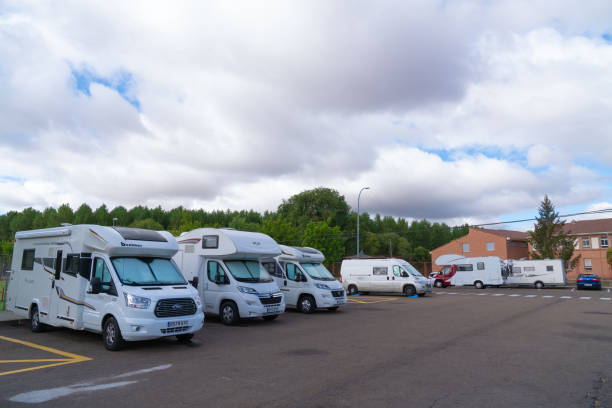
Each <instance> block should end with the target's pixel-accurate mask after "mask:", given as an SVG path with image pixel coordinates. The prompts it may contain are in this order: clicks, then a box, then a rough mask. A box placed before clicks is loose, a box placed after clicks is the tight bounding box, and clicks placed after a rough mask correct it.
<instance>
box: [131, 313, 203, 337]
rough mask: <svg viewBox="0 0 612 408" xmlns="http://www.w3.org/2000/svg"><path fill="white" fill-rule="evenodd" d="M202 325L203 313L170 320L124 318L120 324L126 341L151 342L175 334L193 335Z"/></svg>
mask: <svg viewBox="0 0 612 408" xmlns="http://www.w3.org/2000/svg"><path fill="white" fill-rule="evenodd" d="M203 325H204V313H203V312H198V313H196V314H194V315H191V316H179V317H175V318H172V319H155V318H153V319H143V318H126V319H125V320H124V321H123V322H122V323H120V327H121V335H122V336H123V338H124V339H125V340H127V341H138V340H151V339H156V338H159V337H165V336H175V335H177V334H186V333H195V332H197V331H198V330H200V329H201V328H202V326H203Z"/></svg>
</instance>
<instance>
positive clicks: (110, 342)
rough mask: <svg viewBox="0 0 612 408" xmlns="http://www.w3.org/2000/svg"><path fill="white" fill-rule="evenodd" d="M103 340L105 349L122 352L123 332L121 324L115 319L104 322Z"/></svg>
mask: <svg viewBox="0 0 612 408" xmlns="http://www.w3.org/2000/svg"><path fill="white" fill-rule="evenodd" d="M102 340H103V341H104V347H106V349H107V350H110V351H117V350H121V348H122V347H123V345H124V342H125V341H124V340H123V337H122V336H121V330H120V329H119V324H118V323H117V321H116V320H115V318H114V317H109V318H108V319H107V320H106V321H105V322H104V330H103V332H102Z"/></svg>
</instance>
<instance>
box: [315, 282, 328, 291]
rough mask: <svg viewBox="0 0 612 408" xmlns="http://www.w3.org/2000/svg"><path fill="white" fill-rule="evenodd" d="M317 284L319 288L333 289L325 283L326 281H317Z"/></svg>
mask: <svg viewBox="0 0 612 408" xmlns="http://www.w3.org/2000/svg"><path fill="white" fill-rule="evenodd" d="M315 286H316V287H317V288H319V289H327V290H331V288H330V287H329V286H327V285H326V284H324V283H317V284H315Z"/></svg>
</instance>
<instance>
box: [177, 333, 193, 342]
mask: <svg viewBox="0 0 612 408" xmlns="http://www.w3.org/2000/svg"><path fill="white" fill-rule="evenodd" d="M176 339H177V340H178V341H179V342H180V343H189V342H190V341H191V339H193V333H185V334H177V335H176Z"/></svg>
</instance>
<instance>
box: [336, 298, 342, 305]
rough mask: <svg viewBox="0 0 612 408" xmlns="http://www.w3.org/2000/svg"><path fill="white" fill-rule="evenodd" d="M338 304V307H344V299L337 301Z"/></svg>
mask: <svg viewBox="0 0 612 408" xmlns="http://www.w3.org/2000/svg"><path fill="white" fill-rule="evenodd" d="M336 304H337V305H343V304H344V299H336Z"/></svg>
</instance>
